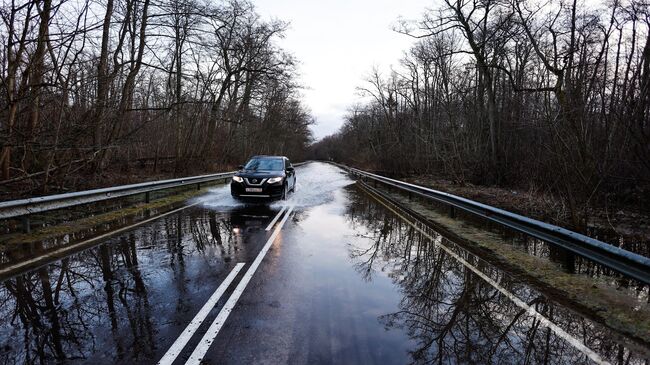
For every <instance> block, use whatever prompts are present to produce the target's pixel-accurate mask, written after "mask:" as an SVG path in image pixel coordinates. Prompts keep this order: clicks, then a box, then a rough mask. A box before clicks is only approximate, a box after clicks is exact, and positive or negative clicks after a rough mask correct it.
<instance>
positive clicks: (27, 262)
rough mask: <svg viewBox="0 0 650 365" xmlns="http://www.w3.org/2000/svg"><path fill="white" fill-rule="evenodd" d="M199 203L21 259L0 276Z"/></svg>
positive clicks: (0, 274)
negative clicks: (39, 254)
mask: <svg viewBox="0 0 650 365" xmlns="http://www.w3.org/2000/svg"><path fill="white" fill-rule="evenodd" d="M198 204H200V202H198V203H193V204H190V205H185V206H183V207H180V208H177V209H174V210H171V211H169V212H166V213H163V214H159V215H157V216H155V217H151V218H148V219H145V220H143V221H140V222H137V223H134V224H132V225H130V226H126V227H122V228H118V229H116V230H114V231H110V232H107V233H104V234H101V235H99V236H97V237H93V238H89V239H87V240H85V241H81V242H77V243H74V244H71V245H69V246H65V247H62V248H60V249H58V250H54V251H51V252H48V253H46V254H44V255H41V256H38V257H35V258H32V259H29V260H25V261H21V262H19V263H17V264H15V265H12V266H7V267H5V268H3V269H0V276H2V275H4V274H6V273H9V272H12V271H17V270H21V269H22V268H25V267H29V266H31V265H34V264H37V263H38V262H39V261H44V260H47V259H48V258H53V259H54V258H57V257H59V256H61V255H65V254H66V253H68V252H74V251H77V250H80V248H81V247H83V246H88V245H89V244H91V243H94V242H97V241H101V240H103V239H105V238H108V237H111V236H114V235H116V234H118V233H122V232H125V231H129V230H131V229H133V228H135V227H138V226H141V225H143V224H145V223H149V222H152V221H155V220H156V219H159V218H162V217H164V216H167V215H170V214H174V213H177V212H180V211H181V210H183V209H187V208H190V207H193V206H195V205H198ZM48 263H49V262H48ZM48 263H46V264H48Z"/></svg>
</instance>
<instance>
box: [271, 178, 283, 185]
mask: <svg viewBox="0 0 650 365" xmlns="http://www.w3.org/2000/svg"><path fill="white" fill-rule="evenodd" d="M280 181H282V176H278V177H272V178H270V179H269V181H268V183H269V184H275V183H279V182H280Z"/></svg>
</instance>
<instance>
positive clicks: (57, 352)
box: [0, 163, 648, 364]
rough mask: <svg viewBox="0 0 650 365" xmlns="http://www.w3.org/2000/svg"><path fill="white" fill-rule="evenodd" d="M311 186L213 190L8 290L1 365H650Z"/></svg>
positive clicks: (320, 185)
mask: <svg viewBox="0 0 650 365" xmlns="http://www.w3.org/2000/svg"><path fill="white" fill-rule="evenodd" d="M297 177H298V188H297V191H296V193H295V194H293V195H292V196H291V197H290V199H288V200H287V201H284V202H277V203H274V204H271V205H269V206H263V205H262V206H246V205H242V204H240V203H237V202H235V201H233V200H232V199H231V198H230V196H229V191H228V188H227V187H218V188H214V189H213V190H212V191H211V192H210V193H209V194H206V195H204V196H201V197H199V198H196V199H194V200H192V201H190V202H188V205H187V208H185V209H181V210H179V211H177V212H175V213H173V214H169V215H167V216H164V217H161V218H160V219H156V220H153V221H151V222H148V223H146V224H143V225H141V226H139V227H137V228H134V229H133V230H130V231H127V232H124V233H121V234H119V235H116V236H113V237H111V238H109V239H106V240H105V241H103V242H101V243H100V244H98V245H95V246H94V247H92V248H89V249H87V250H85V251H82V252H79V253H76V254H74V255H71V256H69V257H66V258H64V259H62V260H59V261H57V262H55V263H53V264H50V265H48V266H45V267H41V268H38V269H35V270H33V271H31V272H27V273H24V274H21V275H18V276H14V277H12V278H9V279H5V280H4V281H3V282H2V283H1V285H0V318H2V322H0V362H1V363H3V364H14V363H19V364H22V363H92V364H114V363H123V364H150V363H157V362H159V361H160V362H161V363H169V364H171V363H173V364H183V363H190V364H191V363H199V362H201V363H207V364H252V363H259V364H277V363H288V364H328V363H345V364H406V363H429V362H436V363H445V364H446V363H449V364H453V363H557V364H567V363H578V364H580V363H606V362H611V363H617V362H622V363H631V364H635V363H638V364H643V363H645V364H647V361H648V360H647V356H648V351H645V350H644V349H639V348H637V347H635V346H632V345H630V343H629V341H627V340H626V339H624V338H620V337H619V336H617V335H616V334H613V333H611V332H610V331H608V330H607V329H606V328H604V327H602V326H600V325H598V324H595V323H592V322H590V321H589V320H587V319H585V318H583V317H582V316H580V315H579V314H578V313H575V312H574V311H572V310H571V309H568V308H564V307H562V306H560V305H558V304H556V303H555V302H553V301H552V300H551V299H548V298H547V297H545V296H544V295H543V293H540V292H538V291H536V290H534V289H533V288H531V287H529V286H527V285H526V283H523V282H520V281H517V280H516V279H514V278H511V277H509V276H508V275H507V274H505V273H503V272H501V271H499V270H498V269H497V268H495V267H493V266H492V265H490V264H488V263H486V262H484V261H482V260H481V259H479V258H476V257H473V256H472V255H471V254H469V253H468V252H466V251H464V250H462V249H461V248H459V247H457V246H456V245H454V244H453V243H452V242H449V241H447V240H446V239H445V238H444V237H442V236H440V235H438V234H436V233H435V232H425V231H421V230H419V229H418V228H417V227H415V226H412V225H409V224H408V223H407V222H406V221H404V220H403V219H402V218H401V217H400V216H399V215H398V214H396V213H395V212H394V211H391V210H390V209H387V207H385V206H384V205H382V204H380V203H379V202H378V201H376V200H374V199H373V198H371V197H370V196H368V195H367V194H365V193H364V192H362V191H360V190H359V189H358V188H357V187H356V186H355V185H354V182H353V181H351V180H350V179H349V178H348V177H347V176H346V175H345V174H344V173H343V172H342V171H341V170H339V169H337V168H336V167H333V166H330V165H327V164H321V163H311V164H308V165H305V166H303V167H300V168H298V169H297ZM267 228H268V230H267Z"/></svg>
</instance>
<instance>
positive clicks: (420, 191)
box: [336, 164, 650, 284]
mask: <svg viewBox="0 0 650 365" xmlns="http://www.w3.org/2000/svg"><path fill="white" fill-rule="evenodd" d="M336 165H337V166H339V167H341V168H343V169H345V170H347V171H349V172H350V173H351V174H353V175H356V176H359V177H363V178H366V179H370V180H374V181H378V182H381V183H383V184H386V185H389V186H393V187H396V188H398V189H400V190H403V191H407V192H410V193H413V194H417V195H420V196H423V197H426V198H429V199H432V200H435V201H437V202H439V203H443V204H446V205H448V206H450V207H451V209H452V214H453V209H460V210H462V211H465V212H469V213H472V214H474V215H476V216H479V217H481V218H483V219H486V220H488V221H490V222H494V223H497V224H500V225H502V226H505V227H508V228H510V229H513V230H515V231H518V232H521V233H524V234H526V235H529V236H531V237H534V238H538V239H540V240H543V241H545V242H549V243H551V244H554V245H556V246H558V247H562V248H564V249H566V250H568V251H570V252H572V253H574V254H577V255H580V256H582V257H584V258H587V259H589V260H591V261H594V262H596V263H598V264H600V265H603V266H604V267H607V268H610V269H612V270H615V271H617V272H619V273H622V274H624V275H626V276H629V277H631V278H634V279H636V280H638V281H640V282H642V283H645V284H650V258H648V257H645V256H642V255H639V254H635V253H633V252H630V251H627V250H624V249H622V248H619V247H616V246H613V245H610V244H608V243H605V242H602V241H599V240H597V239H594V238H591V237H588V236H585V235H583V234H580V233H577V232H573V231H570V230H568V229H565V228H562V227H558V226H554V225H552V224H548V223H544V222H542V221H538V220H536V219H532V218H528V217H525V216H522V215H519V214H516V213H512V212H508V211H506V210H503V209H499V208H495V207H492V206H489V205H486V204H482V203H478V202H475V201H473V200H469V199H465V198H462V197H459V196H456V195H452V194H449V193H445V192H442V191H438V190H433V189H429V188H426V187H423V186H419V185H415V184H410V183H406V182H403V181H400V180H395V179H390V178H387V177H385V176H381V175H376V174H372V173H369V172H366V171H363V170H359V169H356V168H351V167H347V166H345V165H340V164H336Z"/></svg>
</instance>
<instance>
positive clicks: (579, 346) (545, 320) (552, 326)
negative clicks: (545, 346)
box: [377, 199, 609, 364]
mask: <svg viewBox="0 0 650 365" xmlns="http://www.w3.org/2000/svg"><path fill="white" fill-rule="evenodd" d="M377 201H379V203H380V204H382V205H383V206H385V207H386V208H387V209H388V210H390V211H391V212H393V213H394V214H395V215H397V216H398V217H400V218H401V219H402V220H404V221H405V222H406V223H408V224H409V225H410V226H412V227H413V228H415V229H416V230H418V231H419V232H420V233H422V235H423V236H425V237H427V238H428V239H430V240H431V242H433V244H434V245H436V246H438V247H440V248H441V249H443V250H444V251H445V252H447V254H449V255H450V256H452V257H453V258H454V259H456V260H457V261H458V262H460V263H461V264H463V265H464V266H465V267H467V268H468V269H470V270H472V271H473V272H474V273H475V274H476V275H478V276H479V277H480V278H481V279H483V280H485V281H486V282H487V283H488V284H490V285H492V286H493V287H494V288H496V289H497V290H498V291H499V292H501V293H502V294H503V295H505V296H506V297H507V298H508V299H510V300H511V301H512V302H513V303H515V305H517V306H518V307H519V308H521V309H523V310H525V311H526V312H527V313H528V314H529V315H531V316H533V317H535V318H537V319H538V320H539V321H540V322H541V323H542V324H543V325H544V326H546V327H548V328H550V329H551V330H552V331H553V332H555V334H556V335H557V336H558V337H561V338H562V339H564V340H565V341H567V342H568V343H569V344H571V345H572V346H573V347H575V348H576V349H577V350H579V351H581V352H582V353H583V354H585V356H587V357H588V358H589V359H591V360H592V361H593V362H595V363H597V364H609V362H608V361H606V360H605V359H603V358H602V357H600V355H598V354H597V353H596V352H595V351H594V350H592V349H590V348H589V347H587V346H585V345H584V344H583V343H582V342H581V341H580V340H578V339H577V338H575V337H573V336H572V335H571V334H570V333H568V332H566V331H565V330H563V329H562V328H560V327H559V326H558V325H556V324H555V323H553V322H551V321H550V320H549V319H548V318H546V317H544V316H543V315H542V314H541V313H539V312H538V311H537V310H536V309H535V308H533V307H531V306H530V305H528V304H527V303H526V302H524V301H523V300H521V299H519V298H517V296H515V295H514V294H512V293H510V292H509V291H508V290H507V289H505V288H504V287H502V286H501V285H499V284H498V283H497V282H496V281H494V280H492V278H490V277H489V276H487V275H485V274H484V273H483V272H482V271H480V270H479V269H477V268H476V267H474V266H473V265H472V264H470V263H469V262H467V261H465V259H463V258H462V257H460V256H458V255H457V254H456V253H455V252H453V251H452V250H451V249H449V248H447V247H445V246H444V245H442V244H440V243H439V242H438V241H437V240H436V239H435V238H434V237H432V236H430V235H429V234H428V233H427V232H426V231H424V230H423V229H421V228H420V227H418V226H417V225H415V224H414V223H413V222H411V221H410V220H408V219H406V218H405V217H404V216H403V215H401V214H400V213H398V212H397V211H395V210H394V209H393V208H391V207H389V206H388V205H387V204H385V203H384V202H382V201H381V200H379V199H377Z"/></svg>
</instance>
